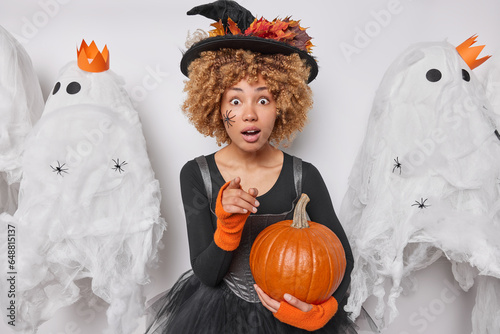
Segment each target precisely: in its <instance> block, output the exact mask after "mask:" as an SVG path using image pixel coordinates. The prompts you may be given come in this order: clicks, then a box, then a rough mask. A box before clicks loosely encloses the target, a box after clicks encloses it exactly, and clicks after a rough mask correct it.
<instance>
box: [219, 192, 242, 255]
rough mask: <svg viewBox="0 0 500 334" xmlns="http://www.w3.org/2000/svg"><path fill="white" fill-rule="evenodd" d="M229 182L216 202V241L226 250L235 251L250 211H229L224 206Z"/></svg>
mask: <svg viewBox="0 0 500 334" xmlns="http://www.w3.org/2000/svg"><path fill="white" fill-rule="evenodd" d="M229 183H231V182H227V183H226V184H225V185H223V186H222V187H221V188H220V190H219V195H217V201H216V202H215V215H216V216H217V229H216V230H215V233H214V241H215V243H216V244H217V246H219V247H220V248H222V249H223V250H225V251H233V250H235V249H236V248H238V245H239V244H240V240H241V234H242V233H243V227H244V226H245V222H246V220H247V217H248V216H249V215H250V212H247V213H245V214H243V213H228V212H226V211H224V209H223V208H222V192H223V191H224V190H225V189H226V188H227V186H229Z"/></svg>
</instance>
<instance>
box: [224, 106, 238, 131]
mask: <svg viewBox="0 0 500 334" xmlns="http://www.w3.org/2000/svg"><path fill="white" fill-rule="evenodd" d="M231 112H232V110H226V113H225V114H224V123H226V125H227V127H230V126H233V125H232V124H231V123H234V122H235V121H233V118H235V117H236V115H233V116H230V115H231Z"/></svg>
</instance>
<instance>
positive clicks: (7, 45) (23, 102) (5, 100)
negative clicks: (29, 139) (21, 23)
mask: <svg viewBox="0 0 500 334" xmlns="http://www.w3.org/2000/svg"><path fill="white" fill-rule="evenodd" d="M42 110H43V96H42V91H41V89H40V84H39V83H38V78H37V76H36V74H35V70H34V69H33V65H32V63H31V59H30V57H29V56H28V54H27V53H26V50H25V49H24V48H23V47H22V46H21V44H19V42H18V41H17V40H16V39H15V38H14V37H13V36H12V35H11V34H9V32H8V31H6V30H5V29H4V28H3V27H1V26H0V174H1V176H0V212H4V211H7V212H9V213H13V212H14V211H15V209H16V207H17V189H18V183H19V181H20V179H21V154H22V150H23V147H24V139H25V138H26V135H27V134H28V132H29V131H30V130H31V128H32V127H33V124H35V123H36V122H37V120H38V119H39V118H40V115H41V114H42Z"/></svg>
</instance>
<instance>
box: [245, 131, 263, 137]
mask: <svg viewBox="0 0 500 334" xmlns="http://www.w3.org/2000/svg"><path fill="white" fill-rule="evenodd" d="M241 133H242V134H243V135H244V136H253V135H256V134H258V133H260V130H248V131H242V132H241Z"/></svg>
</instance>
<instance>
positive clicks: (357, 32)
mask: <svg viewBox="0 0 500 334" xmlns="http://www.w3.org/2000/svg"><path fill="white" fill-rule="evenodd" d="M402 12H403V6H402V4H401V1H399V0H390V1H389V2H388V3H387V8H386V9H380V10H372V11H370V16H371V18H372V19H371V20H370V21H368V22H366V23H365V25H364V26H363V27H359V26H356V27H355V28H354V39H353V41H352V42H351V43H347V42H342V43H340V45H339V47H340V50H341V51H342V54H343V55H344V58H345V59H346V61H347V62H348V63H350V62H351V61H352V57H353V56H354V55H357V54H360V53H361V51H362V50H363V49H366V48H367V47H368V46H369V45H370V44H371V42H372V41H373V40H374V39H375V38H376V37H377V36H379V35H380V34H381V33H382V30H383V29H384V28H386V27H387V26H389V24H390V23H391V22H392V18H393V16H394V15H398V14H401V13H402Z"/></svg>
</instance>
